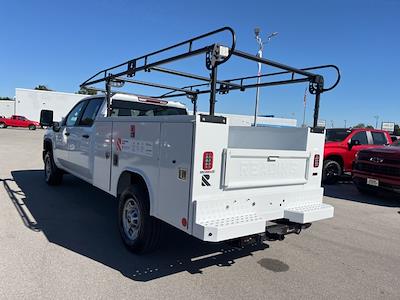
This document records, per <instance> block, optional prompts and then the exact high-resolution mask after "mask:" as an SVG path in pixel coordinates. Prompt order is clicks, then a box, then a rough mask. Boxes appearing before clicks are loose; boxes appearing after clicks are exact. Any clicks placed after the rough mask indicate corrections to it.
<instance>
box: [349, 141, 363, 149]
mask: <svg viewBox="0 0 400 300" xmlns="http://www.w3.org/2000/svg"><path fill="white" fill-rule="evenodd" d="M358 145H361V143H360V141H359V140H353V139H352V140H351V141H350V142H349V150H350V149H351V148H353V146H358Z"/></svg>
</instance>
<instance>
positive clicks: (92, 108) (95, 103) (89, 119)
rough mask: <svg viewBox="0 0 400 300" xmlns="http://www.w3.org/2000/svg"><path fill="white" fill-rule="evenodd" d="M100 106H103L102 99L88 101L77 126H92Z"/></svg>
mask: <svg viewBox="0 0 400 300" xmlns="http://www.w3.org/2000/svg"><path fill="white" fill-rule="evenodd" d="M101 104H103V98H98V99H91V100H89V104H88V105H87V106H86V108H85V111H84V112H83V114H82V118H81V119H80V121H79V126H92V125H93V121H94V119H95V118H96V115H97V113H98V111H99V109H100V106H101Z"/></svg>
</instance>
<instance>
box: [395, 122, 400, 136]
mask: <svg viewBox="0 0 400 300" xmlns="http://www.w3.org/2000/svg"><path fill="white" fill-rule="evenodd" d="M394 134H395V135H400V127H399V125H398V124H395V125H394Z"/></svg>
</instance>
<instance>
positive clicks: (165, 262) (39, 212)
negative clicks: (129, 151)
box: [2, 170, 268, 281]
mask: <svg viewBox="0 0 400 300" xmlns="http://www.w3.org/2000/svg"><path fill="white" fill-rule="evenodd" d="M11 174H12V177H13V178H10V179H3V180H2V181H3V186H4V188H5V190H6V192H7V193H8V196H9V198H10V200H11V201H12V202H13V204H14V206H15V208H16V210H17V211H18V213H19V215H20V217H21V219H22V221H23V223H24V225H25V226H26V227H27V228H29V229H30V230H33V231H37V232H42V233H43V234H44V235H45V236H46V238H47V239H48V241H49V242H51V243H54V244H57V245H59V246H62V247H64V248H67V249H69V250H71V251H74V252H76V253H79V254H81V255H83V256H86V257H88V258H90V259H93V260H95V261H97V262H99V263H102V264H104V265H106V266H108V267H110V268H113V269H115V270H118V271H119V272H121V274H123V275H124V276H126V277H128V278H131V279H134V280H137V281H149V280H153V279H157V278H160V277H164V276H168V275H171V274H175V273H179V272H183V271H186V272H189V273H191V274H201V273H202V272H203V269H204V268H207V267H209V266H220V267H224V266H231V265H233V264H234V263H235V260H236V259H238V258H241V257H245V256H249V255H250V256H251V255H252V253H253V252H255V251H260V250H264V249H266V248H268V245H266V244H254V245H248V246H246V247H243V248H235V247H230V246H229V245H227V244H225V243H218V244H215V243H206V242H202V241H200V240H198V239H196V238H193V237H191V236H189V235H187V234H186V233H183V232H181V231H179V230H177V229H175V228H172V227H170V226H168V225H165V230H164V234H163V241H162V242H161V244H160V247H159V249H158V250H157V251H156V252H154V253H151V254H147V255H141V256H138V255H135V254H133V253H131V252H129V251H128V250H127V249H126V248H125V247H124V245H123V244H122V241H121V240H120V237H119V232H118V228H117V201H116V200H115V198H113V197H112V196H110V195H108V194H107V193H105V192H103V191H101V190H98V189H96V188H95V187H92V186H91V185H89V184H87V183H85V182H83V181H81V180H79V179H76V178H74V177H72V176H68V175H67V176H65V177H64V181H63V184H62V185H60V186H57V187H50V186H48V185H47V184H46V183H45V182H44V179H43V171H42V170H23V171H13V172H11ZM77 267H78V266H77Z"/></svg>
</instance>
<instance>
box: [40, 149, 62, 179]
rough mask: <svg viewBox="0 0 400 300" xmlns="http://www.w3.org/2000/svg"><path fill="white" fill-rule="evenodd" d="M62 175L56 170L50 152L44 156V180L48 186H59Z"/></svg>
mask: <svg viewBox="0 0 400 300" xmlns="http://www.w3.org/2000/svg"><path fill="white" fill-rule="evenodd" d="M62 177H63V173H62V171H61V170H60V169H59V168H57V166H56V164H55V163H54V160H53V155H52V154H51V152H47V153H46V155H45V156H44V179H45V181H46V183H47V184H49V185H59V184H60V183H61V181H62Z"/></svg>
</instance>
